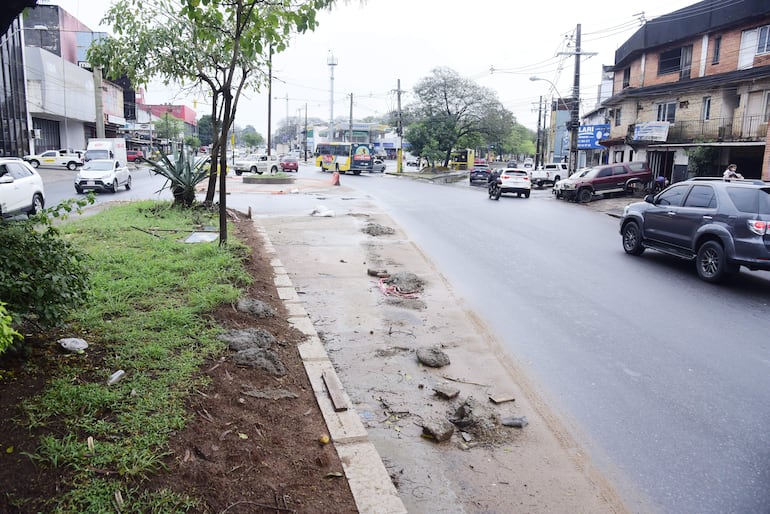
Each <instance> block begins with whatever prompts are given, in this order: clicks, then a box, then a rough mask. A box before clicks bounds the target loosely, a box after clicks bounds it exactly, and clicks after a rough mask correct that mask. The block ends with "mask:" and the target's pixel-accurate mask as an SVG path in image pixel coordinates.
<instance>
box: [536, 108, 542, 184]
mask: <svg viewBox="0 0 770 514" xmlns="http://www.w3.org/2000/svg"><path fill="white" fill-rule="evenodd" d="M542 120H543V97H542V96H540V101H539V102H538V104H537V147H536V149H535V169H536V170H537V169H540V165H541V164H542V162H541V161H540V150H541V149H542V141H543V136H542V132H541V131H540V123H541V122H542Z"/></svg>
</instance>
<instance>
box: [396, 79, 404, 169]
mask: <svg viewBox="0 0 770 514" xmlns="http://www.w3.org/2000/svg"><path fill="white" fill-rule="evenodd" d="M397 87H398V89H396V92H397V97H398V119H397V120H396V135H398V150H397V151H396V173H401V172H403V166H404V125H403V123H402V120H401V79H398V86H397Z"/></svg>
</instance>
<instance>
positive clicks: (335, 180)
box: [332, 171, 340, 186]
mask: <svg viewBox="0 0 770 514" xmlns="http://www.w3.org/2000/svg"><path fill="white" fill-rule="evenodd" d="M332 185H333V186H339V185H340V172H339V171H335V172H334V173H333V174H332Z"/></svg>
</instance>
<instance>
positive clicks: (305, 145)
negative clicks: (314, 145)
mask: <svg viewBox="0 0 770 514" xmlns="http://www.w3.org/2000/svg"><path fill="white" fill-rule="evenodd" d="M302 147H303V148H304V150H305V162H307V102H305V141H304V143H303V144H302Z"/></svg>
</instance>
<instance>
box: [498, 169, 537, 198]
mask: <svg viewBox="0 0 770 514" xmlns="http://www.w3.org/2000/svg"><path fill="white" fill-rule="evenodd" d="M499 178H500V181H501V182H502V184H501V186H500V192H501V193H503V194H505V193H515V194H516V196H518V197H519V198H521V196H522V195H524V198H529V195H530V192H531V189H532V182H530V180H529V173H527V170H525V169H517V168H504V169H502V170H500V175H499Z"/></svg>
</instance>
